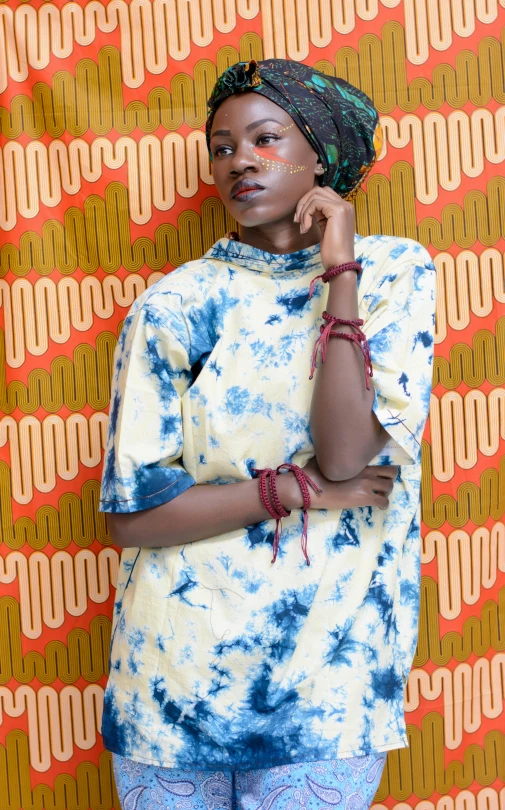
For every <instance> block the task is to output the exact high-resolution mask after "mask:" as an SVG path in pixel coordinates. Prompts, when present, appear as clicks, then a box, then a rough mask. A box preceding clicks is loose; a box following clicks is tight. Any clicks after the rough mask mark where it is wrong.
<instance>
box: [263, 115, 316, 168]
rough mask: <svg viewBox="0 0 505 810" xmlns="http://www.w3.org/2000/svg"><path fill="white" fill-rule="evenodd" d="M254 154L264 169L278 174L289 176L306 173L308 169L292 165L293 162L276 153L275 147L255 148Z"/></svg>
mask: <svg viewBox="0 0 505 810" xmlns="http://www.w3.org/2000/svg"><path fill="white" fill-rule="evenodd" d="M291 126H292V125H291ZM286 129H288V127H286ZM253 152H254V154H255V155H256V157H257V158H258V160H259V161H260V163H261V165H262V166H263V168H264V169H271V170H272V171H277V172H289V174H296V173H297V172H304V171H305V170H306V169H307V166H300V165H297V164H296V163H291V161H290V160H286V158H282V157H280V156H279V155H278V154H277V152H276V151H275V147H272V146H261V147H259V148H254V149H253Z"/></svg>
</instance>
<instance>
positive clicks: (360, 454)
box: [310, 272, 388, 481]
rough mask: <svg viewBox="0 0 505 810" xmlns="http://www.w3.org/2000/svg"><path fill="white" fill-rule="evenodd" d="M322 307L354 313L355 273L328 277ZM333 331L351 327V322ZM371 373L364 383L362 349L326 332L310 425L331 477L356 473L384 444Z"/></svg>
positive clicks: (341, 314) (342, 314) (321, 463)
mask: <svg viewBox="0 0 505 810" xmlns="http://www.w3.org/2000/svg"><path fill="white" fill-rule="evenodd" d="M328 284H329V294H328V302H327V305H326V309H327V311H328V312H329V313H330V314H331V315H334V316H336V317H338V318H344V319H346V320H354V319H356V318H358V317H359V310H358V293H357V283H356V276H355V274H354V273H353V272H346V273H342V274H340V275H338V276H336V277H335V278H333V279H331V280H330V281H329V282H328ZM338 330H339V331H342V332H347V333H348V334H352V333H353V331H354V330H353V329H352V327H349V326H339V327H338ZM373 401H374V389H373V379H372V380H370V389H369V390H368V389H367V387H366V380H365V371H364V363H363V355H362V354H361V351H360V350H359V347H358V346H356V345H355V344H354V343H352V342H351V341H348V340H343V339H339V338H330V341H329V344H328V350H327V353H326V360H325V362H324V363H322V362H321V360H320V361H319V366H318V369H317V372H316V374H315V382H314V392H313V396H312V406H311V414H310V427H311V433H312V439H313V442H314V448H315V453H316V458H317V462H318V464H319V467H320V469H321V472H322V473H323V475H325V476H326V477H327V478H329V479H330V480H332V481H338V480H344V479H347V478H352V477H353V476H355V475H357V474H358V473H359V472H360V471H361V470H362V469H363V468H364V467H366V465H367V464H368V463H369V462H370V461H371V459H372V458H373V457H374V456H375V455H376V454H377V453H378V452H379V451H380V450H381V449H382V447H383V446H384V445H385V443H386V441H387V439H388V434H387V433H386V431H385V430H384V429H383V428H382V426H381V425H380V423H379V421H378V420H377V418H376V416H375V414H374V413H373V411H372V405H373Z"/></svg>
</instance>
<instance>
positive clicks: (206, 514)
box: [107, 473, 302, 548]
mask: <svg viewBox="0 0 505 810" xmlns="http://www.w3.org/2000/svg"><path fill="white" fill-rule="evenodd" d="M277 488H278V492H279V498H280V501H281V503H282V504H283V505H284V506H285V508H286V509H296V508H299V507H301V505H302V499H301V494H300V490H299V488H298V484H297V483H296V479H295V477H294V475H293V474H292V473H287V474H283V475H279V476H278V477H277ZM269 519H270V515H269V513H268V512H267V510H266V509H265V507H264V506H263V504H262V503H261V499H260V494H259V486H258V481H257V480H255V479H253V480H251V481H241V482H240V483H238V484H222V485H219V486H217V485H214V484H199V485H196V486H193V487H190V489H187V490H186V491H185V492H183V493H182V494H181V495H178V496H177V497H176V498H174V499H173V500H171V501H169V502H168V503H164V504H162V505H161V506H156V507H154V508H153V509H146V510H144V511H142V512H130V513H127V514H109V515H108V516H107V523H108V526H109V531H110V534H111V537H112V542H113V543H115V544H116V545H117V546H121V547H122V548H128V547H131V546H134V547H144V546H145V547H149V548H151V547H152V548H158V547H166V546H180V545H184V544H185V543H192V542H194V541H195V540H205V539H207V538H209V537H216V536H217V535H221V534H226V533H227V532H232V531H237V530H238V529H243V528H244V527H245V526H250V525H251V524H254V523H259V522H260V521H263V520H269Z"/></svg>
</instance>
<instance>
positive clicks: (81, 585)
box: [0, 0, 505, 810]
mask: <svg viewBox="0 0 505 810" xmlns="http://www.w3.org/2000/svg"><path fill="white" fill-rule="evenodd" d="M271 56H277V57H289V58H292V59H296V60H302V61H305V62H307V63H310V64H312V65H315V66H316V67H318V68H319V69H321V70H323V71H325V72H327V73H332V74H335V73H336V74H338V75H340V76H342V77H344V78H347V79H348V80H349V81H351V82H353V83H354V84H356V85H357V86H358V87H361V88H362V89H363V90H364V91H365V92H367V93H368V94H369V95H371V96H372V97H373V99H374V102H375V104H376V106H377V108H378V109H379V112H380V114H381V119H382V124H383V127H384V131H385V136H386V146H385V149H384V151H383V153H382V155H381V157H380V160H379V161H378V163H377V166H376V169H375V171H374V173H373V174H372V176H371V177H370V179H369V180H368V182H367V184H366V185H365V188H364V189H363V190H361V191H360V192H359V194H358V197H357V199H356V203H355V205H356V212H357V222H358V230H359V232H360V233H361V234H368V233H374V232H382V233H392V234H396V235H402V236H403V235H405V236H409V237H412V238H414V239H417V240H418V241H420V242H421V243H422V244H423V245H425V246H426V247H427V248H428V249H429V250H430V252H431V254H432V256H433V257H434V260H435V263H436V267H437V271H438V304H437V331H436V359H435V364H434V388H433V397H432V403H431V415H430V421H429V425H428V427H427V429H426V433H425V439H424V443H423V464H424V467H423V470H424V472H423V494H422V506H423V543H422V561H423V568H422V574H423V577H422V604H421V613H420V625H419V627H420V630H419V644H418V649H417V654H416V658H415V662H414V667H413V670H412V673H411V676H410V679H409V682H408V686H407V689H406V694H405V700H406V712H407V720H408V723H409V726H408V728H409V739H410V748H409V749H404V750H400V751H393V752H391V753H390V754H389V755H388V759H387V766H386V769H385V771H384V775H383V778H382V782H381V785H380V788H379V790H378V792H377V795H376V797H375V802H376V806H377V807H380V808H381V810H382V808H390V810H393V808H395V810H407V808H416V810H435V808H436V810H499V808H501V810H503V808H505V787H504V784H505V733H504V730H505V722H504V716H505V715H504V711H503V709H504V705H503V699H504V690H505V585H504V582H505V580H504V572H505V526H504V522H503V517H504V512H505V457H504V454H503V449H504V439H505V390H504V388H503V383H504V381H505V277H504V258H503V250H504V237H505V177H504V173H503V165H504V161H505V106H504V104H505V0H438V1H437V0H130V2H128V1H127V0H109V2H108V3H106V2H100V0H78V1H77V2H68V3H63V2H59V0H56V1H55V2H43V1H42V0H33V2H20V1H19V0H7V2H0V96H1V98H0V229H1V232H0V300H1V303H2V312H1V318H2V321H1V332H0V352H1V353H2V357H1V359H0V375H1V377H0V409H1V411H2V413H1V415H0V453H1V460H0V499H1V504H0V507H1V526H2V545H1V547H0V548H1V552H2V557H1V559H0V583H1V590H0V720H1V733H2V740H1V742H2V746H1V747H0V810H20V808H22V810H41V808H43V807H44V808H50V809H51V810H67V808H68V810H89V808H92V810H110V808H112V807H114V808H115V810H119V805H118V801H117V795H116V794H115V789H114V786H113V779H112V769H111V758H110V754H109V753H108V752H106V751H104V750H103V747H102V744H101V737H100V733H99V729H100V720H101V708H102V698H103V690H104V687H105V683H106V673H107V662H108V651H109V637H110V625H111V615H112V606H113V600H114V583H115V578H116V572H117V567H118V549H117V548H115V547H114V546H112V545H111V542H110V538H109V537H108V535H107V530H106V524H105V520H104V517H103V515H100V514H98V513H97V503H98V493H99V479H100V474H101V462H102V450H103V445H104V439H105V430H106V425H107V409H108V401H109V385H110V372H111V363H112V354H113V351H114V347H115V344H116V340H117V336H118V332H119V330H120V328H121V323H122V321H123V319H124V317H125V315H126V313H127V311H128V308H129V306H130V305H131V303H132V302H133V300H134V298H135V297H136V296H137V295H138V294H140V293H141V292H142V291H143V290H144V289H145V287H146V285H150V284H152V283H154V282H155V281H156V280H157V279H159V278H160V277H161V276H162V275H163V274H164V273H167V272H170V270H171V269H173V268H174V267H176V266H178V265H180V264H181V263H183V262H184V261H186V260H188V259H191V258H197V257H198V256H200V255H201V254H202V253H203V252H204V250H206V249H207V248H208V247H209V246H210V245H211V244H212V243H213V242H214V241H215V240H216V239H217V238H218V237H220V236H221V235H223V233H224V232H225V230H227V229H228V228H230V226H232V224H233V223H231V222H230V221H229V220H228V218H227V216H226V214H225V211H224V209H223V206H222V204H221V202H220V201H219V199H218V198H217V197H216V193H215V189H214V187H213V185H212V178H211V175H210V169H209V163H208V158H207V153H206V149H205V141H204V135H203V124H204V118H205V101H206V98H207V96H208V95H209V93H210V90H211V88H212V85H213V83H214V81H215V79H216V76H217V75H218V74H219V73H220V72H221V71H222V70H223V69H224V68H225V67H227V66H228V65H230V64H232V63H234V62H236V61H237V60H238V59H249V58H251V57H254V58H256V59H261V58H263V57H271Z"/></svg>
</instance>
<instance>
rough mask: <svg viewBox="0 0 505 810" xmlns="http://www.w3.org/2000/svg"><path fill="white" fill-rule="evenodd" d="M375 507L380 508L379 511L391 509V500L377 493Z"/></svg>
mask: <svg viewBox="0 0 505 810" xmlns="http://www.w3.org/2000/svg"><path fill="white" fill-rule="evenodd" d="M375 506H378V507H379V509H389V498H387V497H386V496H385V495H381V494H380V493H377V494H376V495H375Z"/></svg>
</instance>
